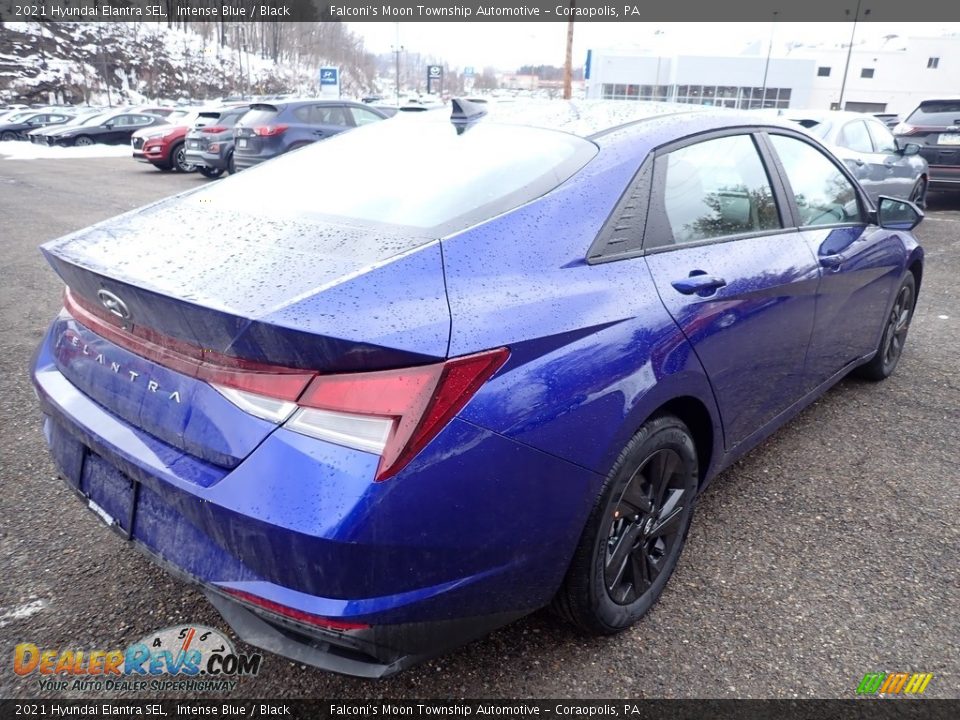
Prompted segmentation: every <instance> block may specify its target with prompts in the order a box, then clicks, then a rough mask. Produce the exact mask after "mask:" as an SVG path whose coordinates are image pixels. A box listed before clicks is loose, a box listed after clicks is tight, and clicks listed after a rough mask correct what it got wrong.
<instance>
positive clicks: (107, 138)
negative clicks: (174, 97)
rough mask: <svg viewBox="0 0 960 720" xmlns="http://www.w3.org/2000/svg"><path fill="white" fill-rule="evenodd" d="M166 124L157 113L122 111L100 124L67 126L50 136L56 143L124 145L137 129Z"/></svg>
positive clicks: (102, 120)
mask: <svg viewBox="0 0 960 720" xmlns="http://www.w3.org/2000/svg"><path fill="white" fill-rule="evenodd" d="M166 124H167V121H166V120H164V119H163V118H161V117H157V116H156V115H147V114H145V113H137V112H122V111H121V112H120V113H119V114H113V115H109V116H108V117H107V118H105V119H101V121H100V123H99V124H96V125H93V124H89V125H80V126H77V127H72V128H65V129H64V130H63V132H60V133H57V134H56V135H51V136H50V137H51V138H52V139H53V143H54V144H55V145H76V146H84V145H94V144H96V143H103V144H105V145H123V144H126V143H128V142H130V136H131V135H133V133H134V132H136V131H137V130H141V129H143V128H148V127H154V126H156V125H166Z"/></svg>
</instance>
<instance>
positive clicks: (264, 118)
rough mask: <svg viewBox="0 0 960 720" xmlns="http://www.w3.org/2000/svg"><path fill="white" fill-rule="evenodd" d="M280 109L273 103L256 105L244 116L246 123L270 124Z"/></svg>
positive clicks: (244, 122)
mask: <svg viewBox="0 0 960 720" xmlns="http://www.w3.org/2000/svg"><path fill="white" fill-rule="evenodd" d="M278 112H279V110H278V109H277V108H275V107H274V106H273V105H254V106H253V107H252V108H250V110H249V112H247V114H246V115H244V116H243V124H244V125H262V124H264V123H266V124H269V123H270V122H271V121H272V120H273V119H274V118H275V117H276V116H277V113H278Z"/></svg>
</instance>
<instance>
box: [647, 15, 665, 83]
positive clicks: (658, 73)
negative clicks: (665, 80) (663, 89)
mask: <svg viewBox="0 0 960 720" xmlns="http://www.w3.org/2000/svg"><path fill="white" fill-rule="evenodd" d="M657 35H663V30H654V31H653V36H654V37H656V36H657ZM654 42H657V41H654ZM662 57H663V56H662V54H661V53H660V43H659V42H657V78H656V81H655V82H654V90H653V92H652V93H651V95H650V97H651V99H652V100H660V99H661V98H660V60H661V59H662ZM663 99H664V100H665V99H666V98H663Z"/></svg>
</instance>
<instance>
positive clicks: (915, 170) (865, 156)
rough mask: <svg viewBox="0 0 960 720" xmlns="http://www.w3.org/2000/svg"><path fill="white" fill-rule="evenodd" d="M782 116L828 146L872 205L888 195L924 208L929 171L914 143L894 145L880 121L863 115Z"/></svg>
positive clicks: (894, 140) (833, 113)
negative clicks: (851, 173)
mask: <svg viewBox="0 0 960 720" xmlns="http://www.w3.org/2000/svg"><path fill="white" fill-rule="evenodd" d="M785 116H786V117H787V118H789V119H790V120H793V121H794V122H796V123H798V124H800V125H802V126H803V127H805V128H806V129H807V131H808V132H810V133H812V134H813V135H815V136H816V137H818V138H819V139H820V140H822V141H823V142H824V143H826V144H827V145H829V146H830V148H831V149H832V150H833V152H834V154H836V155H837V157H839V158H841V159H842V160H843V161H844V162H845V163H846V164H847V166H848V167H849V168H850V170H851V171H852V172H853V174H854V175H856V177H857V180H859V181H860V184H861V185H862V186H863V189H864V190H866V191H867V194H869V195H870V197H871V199H872V200H873V201H874V202H876V201H877V199H878V198H879V197H880V196H881V195H889V196H891V197H899V198H906V199H908V200H910V201H911V202H914V203H916V204H917V205H918V206H919V207H925V204H926V198H927V186H928V183H929V177H930V171H929V169H928V168H927V161H926V160H924V159H923V158H922V157H921V156H920V155H919V152H920V145H918V144H917V143H914V142H907V141H902V142H897V140H896V138H894V136H893V133H891V132H890V130H889V129H888V128H887V127H886V126H885V125H884V124H883V123H882V122H880V121H879V120H877V119H876V118H874V117H871V116H870V115H864V114H862V113H856V112H846V111H833V112H820V113H816V112H790V111H787V113H786V114H785Z"/></svg>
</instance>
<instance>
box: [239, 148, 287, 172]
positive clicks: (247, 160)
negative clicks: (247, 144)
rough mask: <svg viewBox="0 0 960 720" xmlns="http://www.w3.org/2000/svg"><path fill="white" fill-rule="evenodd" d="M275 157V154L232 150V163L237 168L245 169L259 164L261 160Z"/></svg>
mask: <svg viewBox="0 0 960 720" xmlns="http://www.w3.org/2000/svg"><path fill="white" fill-rule="evenodd" d="M275 157H277V156H276V155H246V154H243V153H240V152H237V151H234V155H233V163H234V165H236V167H237V170H245V169H246V168H251V167H253V166H255V165H259V164H260V163H262V162H265V161H267V160H272V159H273V158H275Z"/></svg>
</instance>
